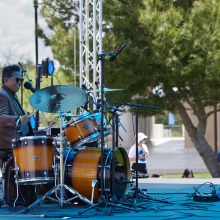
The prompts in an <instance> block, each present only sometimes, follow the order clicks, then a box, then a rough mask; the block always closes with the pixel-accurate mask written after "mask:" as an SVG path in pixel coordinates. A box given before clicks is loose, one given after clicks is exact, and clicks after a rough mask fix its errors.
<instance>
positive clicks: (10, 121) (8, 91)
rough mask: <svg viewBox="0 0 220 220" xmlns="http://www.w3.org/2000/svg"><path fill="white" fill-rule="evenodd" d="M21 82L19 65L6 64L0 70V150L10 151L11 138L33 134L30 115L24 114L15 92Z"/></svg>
mask: <svg viewBox="0 0 220 220" xmlns="http://www.w3.org/2000/svg"><path fill="white" fill-rule="evenodd" d="M22 82H23V78H22V74H21V72H20V68H19V66H16V65H11V66H6V67H5V68H4V69H3V70H2V87H1V88H0V137H1V140H0V151H1V152H2V151H4V152H6V153H11V152H12V139H14V138H16V137H20V136H30V135H33V130H32V128H31V125H30V118H31V115H26V113H25V112H24V110H23V108H22V106H21V104H20V102H19V100H18V98H17V96H16V93H17V92H18V91H19V89H20V87H21V85H22Z"/></svg>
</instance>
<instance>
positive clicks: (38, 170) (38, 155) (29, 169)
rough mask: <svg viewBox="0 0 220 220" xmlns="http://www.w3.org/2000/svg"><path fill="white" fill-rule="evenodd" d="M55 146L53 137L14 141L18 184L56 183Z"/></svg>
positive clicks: (22, 138)
mask: <svg viewBox="0 0 220 220" xmlns="http://www.w3.org/2000/svg"><path fill="white" fill-rule="evenodd" d="M53 145H54V138H53V136H28V137H20V138H19V139H13V140H12V147H13V156H14V167H15V174H16V172H18V175H17V177H18V184H21V185H34V184H47V183H51V182H54V171H53V167H52V166H53V162H54V146H53ZM16 170H17V171H16Z"/></svg>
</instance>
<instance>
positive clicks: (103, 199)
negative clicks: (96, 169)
mask: <svg viewBox="0 0 220 220" xmlns="http://www.w3.org/2000/svg"><path fill="white" fill-rule="evenodd" d="M107 55H110V56H115V52H104V53H102V54H98V59H99V60H100V61H101V83H100V87H101V100H100V105H101V126H100V129H101V195H100V197H99V200H98V203H96V204H94V205H92V206H90V207H89V208H87V209H85V210H83V211H81V212H78V214H79V215H80V214H82V213H84V212H86V211H88V210H90V209H92V208H95V207H97V206H101V207H106V206H107V205H110V206H113V207H114V206H115V207H120V208H126V209H130V210H133V209H131V208H129V207H125V206H119V205H116V204H113V203H112V202H106V197H105V196H104V194H103V191H104V190H105V189H104V183H103V182H104V167H103V164H104V163H103V157H104V118H103V115H104V107H105V106H104V63H105V62H104V61H105V57H106V56H107ZM113 135H114V134H113ZM113 144H114V143H113ZM113 158H114V152H113ZM113 160H114V159H113ZM112 163H113V162H112ZM113 166H114V164H113ZM112 189H113V188H112Z"/></svg>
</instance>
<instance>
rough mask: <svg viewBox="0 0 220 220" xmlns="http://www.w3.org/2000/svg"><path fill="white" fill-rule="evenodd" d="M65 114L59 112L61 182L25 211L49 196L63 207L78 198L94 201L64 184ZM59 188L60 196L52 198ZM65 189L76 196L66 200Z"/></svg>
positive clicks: (90, 203) (87, 201) (89, 202)
mask: <svg viewBox="0 0 220 220" xmlns="http://www.w3.org/2000/svg"><path fill="white" fill-rule="evenodd" d="M63 116H64V114H63V113H61V112H60V113H59V118H60V149H59V154H60V183H59V184H58V185H56V186H55V187H53V188H52V189H51V190H49V191H48V192H47V193H46V194H45V195H44V196H42V197H40V198H39V199H38V200H36V201H35V202H34V203H33V204H31V205H30V206H28V208H27V209H26V210H25V212H28V211H29V210H30V209H31V208H33V207H34V206H35V205H37V204H39V203H40V202H41V201H42V200H44V199H46V198H49V199H51V200H53V201H57V202H59V203H60V205H61V207H63V206H64V204H65V203H67V202H70V201H72V200H74V199H76V198H80V199H81V200H82V201H84V202H85V203H87V204H89V205H93V203H92V202H91V201H89V200H88V199H87V198H85V197H84V196H82V195H81V194H79V193H78V192H77V191H76V190H74V189H73V188H71V187H69V186H67V185H66V184H64V161H63V152H64V149H63ZM57 190H58V191H59V192H60V198H58V199H54V198H51V197H50V195H52V194H53V193H54V192H56V191H57ZM65 190H68V191H69V192H71V193H72V194H74V195H75V196H74V197H73V198H70V199H68V200H65Z"/></svg>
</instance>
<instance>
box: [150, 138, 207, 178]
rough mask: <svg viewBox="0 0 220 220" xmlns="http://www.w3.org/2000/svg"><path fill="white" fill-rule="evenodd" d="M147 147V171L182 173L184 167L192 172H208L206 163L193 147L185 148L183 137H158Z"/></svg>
mask: <svg viewBox="0 0 220 220" xmlns="http://www.w3.org/2000/svg"><path fill="white" fill-rule="evenodd" d="M152 143H153V146H152V147H149V151H150V156H149V157H148V172H149V174H150V175H151V174H152V173H161V174H172V173H183V170H184V169H185V168H189V169H191V170H193V172H194V173H198V172H208V170H207V168H206V165H205V164H204V162H203V160H202V158H201V157H200V155H199V154H198V152H197V150H196V149H195V148H185V146H184V138H181V137H176V138H175V137H173V138H160V139H156V140H153V139H152Z"/></svg>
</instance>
